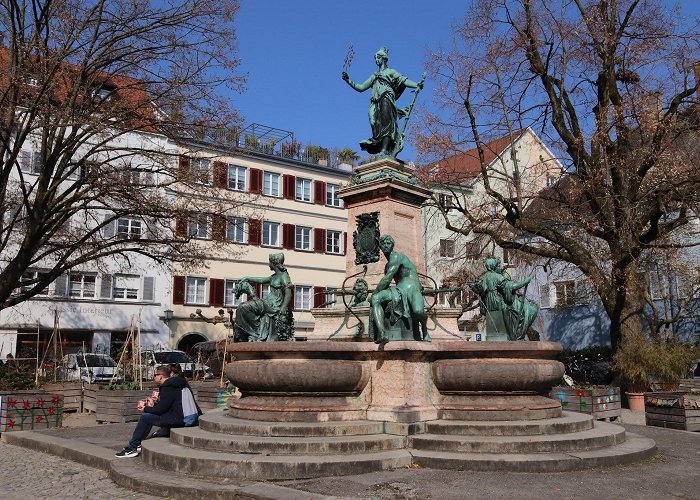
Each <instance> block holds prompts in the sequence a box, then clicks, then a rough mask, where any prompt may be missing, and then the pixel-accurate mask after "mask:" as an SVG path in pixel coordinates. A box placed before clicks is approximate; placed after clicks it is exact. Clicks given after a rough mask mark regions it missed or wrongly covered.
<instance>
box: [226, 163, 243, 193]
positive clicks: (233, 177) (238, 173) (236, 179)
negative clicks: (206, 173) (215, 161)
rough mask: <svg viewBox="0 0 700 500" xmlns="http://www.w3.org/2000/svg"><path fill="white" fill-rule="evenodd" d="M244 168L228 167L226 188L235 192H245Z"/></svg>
mask: <svg viewBox="0 0 700 500" xmlns="http://www.w3.org/2000/svg"><path fill="white" fill-rule="evenodd" d="M246 170H247V169H246V168H245V167H238V166H236V165H229V166H228V188H229V189H233V190H235V191H245V177H246V175H245V172H246Z"/></svg>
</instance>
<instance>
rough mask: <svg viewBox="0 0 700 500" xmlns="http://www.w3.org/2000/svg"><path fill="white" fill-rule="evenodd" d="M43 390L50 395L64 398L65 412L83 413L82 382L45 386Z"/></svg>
mask: <svg viewBox="0 0 700 500" xmlns="http://www.w3.org/2000/svg"><path fill="white" fill-rule="evenodd" d="M41 390H42V391H44V392H47V393H50V394H60V395H61V396H63V411H64V412H67V411H75V412H78V413H80V412H82V411H83V384H82V382H56V383H52V384H44V385H43V386H42V387H41Z"/></svg>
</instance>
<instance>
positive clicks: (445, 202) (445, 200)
mask: <svg viewBox="0 0 700 500" xmlns="http://www.w3.org/2000/svg"><path fill="white" fill-rule="evenodd" d="M438 203H439V204H440V206H441V207H444V208H445V210H448V211H449V210H450V208H452V207H454V206H455V205H454V202H453V199H452V195H451V194H439V195H438Z"/></svg>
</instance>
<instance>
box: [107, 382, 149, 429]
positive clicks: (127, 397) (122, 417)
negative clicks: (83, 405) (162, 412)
mask: <svg viewBox="0 0 700 500" xmlns="http://www.w3.org/2000/svg"><path fill="white" fill-rule="evenodd" d="M151 392H152V391H150V390H148V391H111V390H108V389H104V390H98V391H97V395H96V397H95V420H96V421H97V422H101V423H104V422H119V423H122V424H123V423H124V422H135V421H137V420H138V419H139V417H140V416H141V412H140V411H139V410H137V409H136V405H137V404H138V401H139V399H145V398H146V397H148V396H150V395H151Z"/></svg>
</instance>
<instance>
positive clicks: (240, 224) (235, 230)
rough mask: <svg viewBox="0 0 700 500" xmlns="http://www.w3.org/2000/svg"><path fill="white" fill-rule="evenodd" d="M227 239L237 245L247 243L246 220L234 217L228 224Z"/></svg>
mask: <svg viewBox="0 0 700 500" xmlns="http://www.w3.org/2000/svg"><path fill="white" fill-rule="evenodd" d="M226 239H227V240H228V241H234V242H236V243H245V241H246V238H245V219H244V218H242V217H233V218H230V219H228V220H227V222H226Z"/></svg>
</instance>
